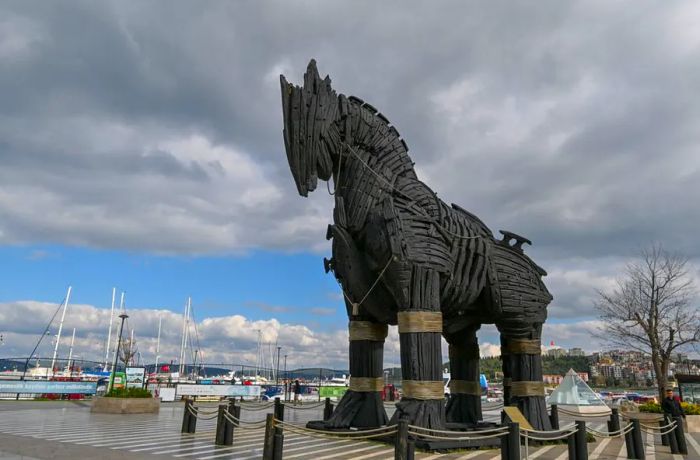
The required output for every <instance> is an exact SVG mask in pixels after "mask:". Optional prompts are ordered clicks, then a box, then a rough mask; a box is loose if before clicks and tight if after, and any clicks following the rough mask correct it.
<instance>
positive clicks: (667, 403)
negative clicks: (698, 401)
mask: <svg viewBox="0 0 700 460" xmlns="http://www.w3.org/2000/svg"><path fill="white" fill-rule="evenodd" d="M661 410H663V412H664V414H668V415H670V416H671V417H683V418H685V414H684V413H683V408H682V407H681V404H680V403H679V402H678V400H677V399H675V398H674V397H673V388H668V389H667V390H666V397H665V398H664V400H663V401H662V402H661Z"/></svg>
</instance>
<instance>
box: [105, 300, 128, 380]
mask: <svg viewBox="0 0 700 460" xmlns="http://www.w3.org/2000/svg"><path fill="white" fill-rule="evenodd" d="M119 317H120V318H121V319H122V323H121V325H120V326H119V339H117V351H116V352H115V353H114V364H113V365H112V375H110V377H109V386H108V387H107V393H109V392H110V391H112V387H113V386H114V375H115V374H116V373H117V359H118V358H119V346H120V345H121V344H122V332H124V320H125V319H127V318H128V317H129V315H127V314H126V313H122V314H121V315H119Z"/></svg>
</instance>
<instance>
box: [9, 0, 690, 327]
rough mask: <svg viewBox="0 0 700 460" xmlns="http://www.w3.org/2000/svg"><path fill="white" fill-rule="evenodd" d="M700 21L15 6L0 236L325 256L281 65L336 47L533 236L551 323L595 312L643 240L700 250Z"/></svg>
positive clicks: (469, 181) (470, 184) (418, 144)
mask: <svg viewBox="0 0 700 460" xmlns="http://www.w3.org/2000/svg"><path fill="white" fill-rule="evenodd" d="M699 13H700V12H699V11H698V6H697V5H696V4H694V3H692V2H683V3H677V4H673V5H667V4H663V5H661V4H658V3H654V2H642V3H637V4H635V7H634V8H630V7H629V5H628V4H624V3H611V2H605V1H597V2H566V3H564V2H557V1H545V2H538V3H537V4H532V3H531V2H482V3H479V4H478V5H477V4H471V3H464V2H456V1H455V2H447V3H442V4H441V5H440V7H436V6H435V5H433V4H427V3H420V2H414V3H406V2H400V3H399V2H354V3H353V4H352V5H350V4H344V3H342V2H302V3H301V4H299V3H290V2H243V3H230V2H208V3H207V5H206V8H202V7H201V5H199V4H197V5H195V4H192V3H188V2H168V3H167V5H165V4H164V3H159V2H153V3H148V4H144V3H137V2H124V1H114V2H101V3H95V2H89V1H78V2H76V1H72V2H46V3H36V2H34V3H28V2H10V3H4V4H3V5H2V6H0V18H2V19H0V66H2V68H3V72H1V73H0V88H2V89H0V162H2V168H0V183H2V188H0V215H2V216H3V217H2V219H1V220H0V244H17V243H35V242H51V243H62V244H71V245H81V246H91V247H98V248H117V249H130V250H141V251H149V252H155V253H169V254H183V253H184V254H201V253H228V254H236V253H240V252H243V251H246V250H249V249H253V248H269V249H281V250H308V249H311V250H320V249H324V250H327V243H326V241H325V240H324V239H323V235H324V233H325V225H326V223H327V222H328V221H329V220H330V209H331V206H332V200H331V199H330V198H329V197H327V196H325V192H323V191H322V190H323V187H320V189H319V192H317V193H316V194H314V196H313V197H312V198H310V199H308V200H302V199H301V198H299V197H298V196H297V195H296V193H295V191H294V186H293V183H292V180H291V177H290V176H289V174H288V171H287V165H286V159H285V156H284V154H283V148H282V139H281V134H280V130H281V111H280V102H279V94H278V82H277V76H278V74H279V73H285V74H286V75H287V76H288V77H289V78H290V79H291V80H293V81H299V80H300V79H301V75H302V73H303V70H304V67H305V65H306V63H307V61H308V59H309V58H310V57H315V58H317V60H318V62H319V67H320V70H321V72H323V73H330V74H331V77H332V78H333V82H334V87H335V88H337V89H338V90H339V91H341V92H345V93H348V94H355V95H357V96H360V97H362V98H363V99H365V100H368V101H371V102H372V104H373V105H375V106H376V107H378V108H379V109H380V110H382V112H383V113H385V114H386V115H387V116H388V117H389V118H390V119H391V120H392V121H393V122H394V124H395V125H396V126H397V128H398V129H399V131H400V132H401V133H402V134H403V136H404V138H405V139H406V141H407V142H408V144H409V146H410V148H411V155H412V157H413V159H414V161H416V163H417V167H418V169H419V173H420V175H421V177H422V178H423V179H424V180H425V181H426V183H428V184H429V185H431V186H433V187H434V188H435V189H436V191H437V192H438V193H439V194H440V196H441V197H443V199H445V200H446V201H454V202H457V203H460V204H461V205H462V206H463V207H465V208H467V209H469V210H471V211H473V212H475V213H477V214H478V215H480V217H482V218H483V220H484V221H485V222H486V223H487V224H488V225H489V226H491V228H492V229H494V230H497V229H500V228H507V229H510V230H513V231H516V232H517V233H521V234H524V235H526V236H528V237H529V238H531V239H532V240H533V241H534V242H535V246H534V247H533V248H529V249H528V253H529V254H531V255H532V256H533V258H535V259H536V260H537V261H538V262H540V264H541V265H543V266H544V267H545V268H546V269H547V270H548V271H549V272H550V277H549V278H548V280H547V281H548V282H549V283H550V284H551V286H552V291H553V293H554V295H555V297H556V298H555V302H554V304H553V306H552V309H551V314H550V316H552V317H555V318H563V317H574V316H590V315H592V310H591V292H592V290H593V289H594V288H596V287H599V286H601V285H605V283H606V282H607V281H606V280H609V279H611V278H612V277H614V276H615V274H616V273H615V270H616V267H618V266H619V265H620V263H621V262H622V261H624V259H625V258H626V257H628V256H629V255H631V254H632V253H633V252H634V251H635V250H636V249H637V248H638V247H639V246H643V245H646V244H648V243H649V242H651V241H658V242H662V243H666V246H667V247H669V248H670V249H677V250H680V251H683V252H684V253H686V254H688V255H690V256H691V257H694V258H698V257H700V246H699V245H698V242H697V238H696V237H695V235H696V234H697V233H699V232H700V213H698V212H697V209H696V207H697V205H696V201H697V198H698V197H700V185H699V184H700V160H699V159H698V158H699V157H698V156H697V154H696V152H695V150H696V146H697V145H698V141H700V139H698V136H700V130H699V129H698V127H699V126H700V108H699V107H700V104H698V102H699V101H698V98H699V97H700V96H698V95H699V94H700V91H699V89H700V88H699V85H700V83H698V82H700V64H699V63H700V59H698V58H700V34H699V33H698V32H697V28H696V27H693V24H692V22H691V21H690V19H689V18H693V17H697V14H699ZM338 18H342V20H340V19H338ZM117 217H118V218H117ZM134 223H138V225H134Z"/></svg>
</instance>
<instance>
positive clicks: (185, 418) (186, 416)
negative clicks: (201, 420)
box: [180, 398, 192, 433]
mask: <svg viewBox="0 0 700 460" xmlns="http://www.w3.org/2000/svg"><path fill="white" fill-rule="evenodd" d="M191 404H192V401H191V400H190V399H189V398H188V399H185V411H184V412H183V413H182V429H181V430H180V432H181V433H189V429H190V416H191V415H192V414H190V411H189V406H190V405H191Z"/></svg>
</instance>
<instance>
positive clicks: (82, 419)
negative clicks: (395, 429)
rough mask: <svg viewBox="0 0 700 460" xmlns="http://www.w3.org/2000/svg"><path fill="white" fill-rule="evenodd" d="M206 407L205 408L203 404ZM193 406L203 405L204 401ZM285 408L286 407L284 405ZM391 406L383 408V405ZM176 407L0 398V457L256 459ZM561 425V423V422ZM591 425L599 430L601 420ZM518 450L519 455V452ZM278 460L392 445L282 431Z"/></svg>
mask: <svg viewBox="0 0 700 460" xmlns="http://www.w3.org/2000/svg"><path fill="white" fill-rule="evenodd" d="M207 406H213V404H211V403H209V404H207ZM200 407H205V405H204V404H202V405H200ZM290 407H291V406H290ZM389 410H390V411H391V409H390V408H389ZM182 411H183V405H182V404H179V403H173V404H163V405H162V407H161V412H160V414H147V415H146V414H144V415H131V416H122V415H107V414H92V413H90V406H89V403H87V402H67V401H66V402H29V401H26V402H21V401H20V402H14V401H2V402H0V459H2V460H7V459H13V460H14V459H19V458H24V459H26V460H33V459H42V460H43V459H65V460H68V459H71V460H74V459H76V458H80V459H92V458H94V459H99V460H112V459H135V460H141V459H150V460H152V459H155V458H159V457H160V458H181V459H199V460H214V459H220V460H226V459H247V460H253V459H260V458H261V456H262V449H263V430H262V429H257V430H246V431H243V430H241V431H236V433H235V435H234V444H233V446H228V447H217V446H214V426H215V421H214V420H199V421H198V422H197V433H195V434H181V433H180V424H181V421H182ZM264 414H265V411H251V412H249V411H245V410H244V411H243V412H242V414H241V418H242V419H243V420H247V421H255V420H262V419H263V418H264V417H265V415H264ZM319 418H321V410H320V409H312V410H287V411H286V412H285V419H286V421H288V422H292V423H300V424H301V423H305V422H306V421H308V420H314V419H319ZM485 418H486V419H488V420H493V421H495V420H497V419H498V418H499V412H498V411H490V412H486V413H485ZM563 421H564V423H566V420H565V419H563ZM591 426H592V427H593V428H596V429H604V420H601V421H593V422H592V423H591ZM688 441H689V442H688V449H689V453H690V455H689V456H687V457H681V456H678V455H676V456H672V455H671V454H670V453H668V452H669V451H668V448H667V447H663V446H661V442H660V439H658V437H656V439H655V437H654V436H653V435H651V434H649V435H646V439H645V442H646V453H647V459H651V460H666V459H674V460H676V459H681V458H686V459H693V460H700V434H698V433H695V434H693V435H692V436H689V439H688ZM524 454H525V453H524V448H523V458H525V455H524ZM499 457H500V455H499V452H498V451H496V450H482V451H462V452H454V453H449V454H441V453H417V454H416V458H419V459H422V460H427V459H430V460H438V459H444V460H447V459H476V460H485V459H497V458H499ZM625 457H626V456H625V447H624V443H623V442H621V441H620V440H618V439H603V440H601V439H599V440H598V441H597V442H596V443H590V444H589V458H591V459H616V458H620V459H622V458H625ZM284 458H285V459H313V460H330V459H341V460H342V459H348V460H349V459H356V460H378V459H390V458H393V447H391V446H387V445H386V444H381V443H377V442H370V441H351V440H346V439H338V440H335V439H331V440H329V439H318V438H313V437H308V436H305V435H297V434H293V433H287V434H286V435H285V443H284ZM529 458H531V459H534V458H539V459H544V460H554V459H557V460H564V459H566V458H567V450H566V446H564V445H561V446H545V447H537V448H532V447H531V448H530V449H529Z"/></svg>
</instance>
